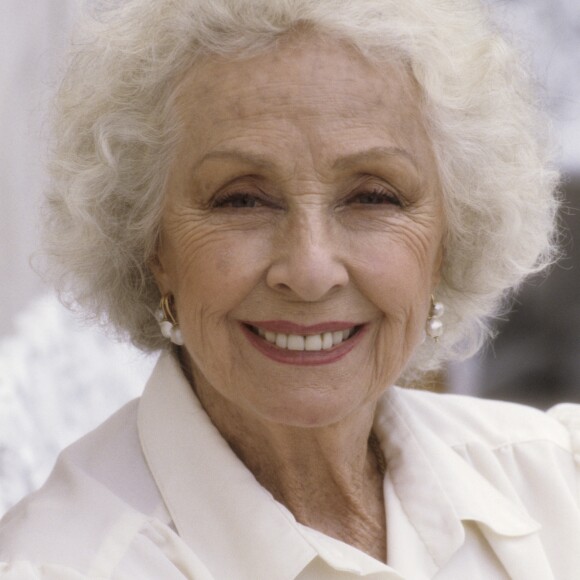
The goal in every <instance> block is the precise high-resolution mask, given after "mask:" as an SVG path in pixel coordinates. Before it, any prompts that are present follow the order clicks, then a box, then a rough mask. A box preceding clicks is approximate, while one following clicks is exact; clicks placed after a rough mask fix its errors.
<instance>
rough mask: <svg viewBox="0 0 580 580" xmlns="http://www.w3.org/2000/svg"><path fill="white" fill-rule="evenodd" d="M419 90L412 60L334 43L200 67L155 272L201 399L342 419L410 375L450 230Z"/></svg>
mask: <svg viewBox="0 0 580 580" xmlns="http://www.w3.org/2000/svg"><path fill="white" fill-rule="evenodd" d="M418 103H419V95H418V90H417V88H416V87H415V85H414V83H413V80H412V78H411V76H410V75H409V73H408V72H407V70H406V68H405V67H404V66H403V65H401V64H398V63H396V62H393V63H391V64H387V65H384V66H382V67H381V70H380V71H379V69H377V68H375V67H374V66H373V65H371V64H369V63H368V62H367V61H366V60H364V59H363V58H362V57H361V56H359V55H358V54H357V53H355V52H354V50H352V49H350V48H349V47H348V46H346V45H344V44H342V43H340V42H338V41H334V40H329V39H328V38H327V39H324V40H321V39H314V38H313V39H310V40H305V39H302V41H301V42H293V41H288V42H287V43H286V44H285V45H283V46H281V47H280V48H278V49H276V50H273V51H271V52H269V53H267V54H265V55H263V56H259V57H255V58H253V59H251V60H247V61H243V62H237V61H236V62H233V61H228V60H225V59H221V58H218V57H211V58H207V60H206V61H204V62H203V63H202V64H200V65H196V67H195V68H194V69H193V70H191V71H190V72H189V73H188V75H187V76H186V77H185V78H184V80H183V82H182V84H181V86H180V92H179V97H178V99H177V102H176V109H175V110H176V113H177V115H178V118H179V119H180V122H181V126H182V127H183V133H182V135H181V141H180V144H179V146H178V154H177V156H176V158H175V161H174V165H173V168H172V173H171V177H170V180H169V183H168V188H167V194H166V195H167V197H166V204H165V208H164V214H163V220H162V234H161V240H160V245H159V252H158V256H157V260H156V261H155V263H154V264H153V266H152V268H153V271H154V273H155V276H156V278H157V281H158V284H159V287H160V290H161V291H162V292H163V293H167V292H171V293H172V294H173V295H174V296H175V305H176V313H177V318H178V321H179V325H180V328H181V330H182V333H183V336H184V340H185V345H184V349H185V351H184V354H185V357H186V359H187V362H188V364H189V366H190V369H191V373H192V375H193V379H194V382H195V384H196V389H197V390H198V392H200V394H201V395H202V397H201V398H202V400H204V399H207V398H208V397H213V398H214V399H216V400H221V401H223V400H224V398H225V399H226V400H227V401H229V403H230V404H233V405H234V406H235V407H236V408H238V409H240V410H241V411H243V412H244V413H246V414H250V415H254V416H256V417H260V418H261V419H265V420H269V421H274V422H278V423H284V424H288V425H300V426H316V425H328V424H332V423H334V422H336V421H338V420H341V419H343V418H345V417H346V416H348V415H349V414H350V413H353V412H356V411H357V410H360V409H361V408H362V407H363V406H368V405H369V404H373V403H374V401H376V399H377V398H378V397H379V396H380V394H381V392H382V391H383V390H384V388H385V387H387V386H388V385H390V384H392V383H393V382H394V381H395V380H396V379H397V377H398V376H399V375H400V373H401V372H402V370H403V368H404V367H405V365H406V363H407V362H408V360H409V358H410V356H411V354H412V353H413V350H414V349H415V347H416V346H417V345H418V344H419V343H420V341H421V340H422V336H423V329H424V327H425V323H426V318H427V316H428V310H429V297H430V294H431V292H432V291H433V289H434V287H435V285H436V284H437V281H438V275H439V267H440V263H441V254H442V250H441V244H442V236H443V232H444V219H443V213H442V201H441V194H440V190H439V184H438V180H437V175H436V168H435V164H434V160H433V156H432V153H431V149H430V145H429V141H428V138H427V136H426V134H425V130H424V128H423V124H422V118H421V114H420V112H419V104H418Z"/></svg>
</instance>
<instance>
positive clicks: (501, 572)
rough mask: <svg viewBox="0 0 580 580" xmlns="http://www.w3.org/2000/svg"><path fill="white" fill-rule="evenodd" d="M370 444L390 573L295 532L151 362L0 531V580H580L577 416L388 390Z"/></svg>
mask: <svg viewBox="0 0 580 580" xmlns="http://www.w3.org/2000/svg"><path fill="white" fill-rule="evenodd" d="M375 430H376V432H377V435H378V436H379V439H380V441H381V445H382V448H383V451H384V453H385V456H386V459H387V462H388V472H387V476H386V477H385V484H384V485H385V487H384V490H385V498H386V509H387V537H388V564H389V565H388V566H387V565H385V564H383V563H381V562H378V561H377V560H375V559H373V558H371V557H370V556H368V555H366V554H364V553H362V552H361V551H359V550H357V549H355V548H354V547H352V546H348V545H346V544H344V543H342V542H339V541H337V540H334V539H332V538H329V537H328V536H325V535H324V534H322V533H320V532H317V531H315V530H313V529H310V528H308V527H306V526H303V525H301V524H299V523H298V522H296V520H295V519H294V517H293V516H292V514H291V513H290V512H289V511H288V510H287V509H286V508H285V507H283V506H282V505H281V504H279V503H278V502H276V501H275V500H274V499H273V498H272V496H271V495H270V494H269V493H268V492H267V491H266V490H265V489H264V488H262V487H261V486H260V485H259V484H258V483H257V481H256V480H255V478H254V477H253V475H252V474H251V473H250V472H249V471H248V470H247V469H246V467H245V466H244V465H243V464H242V463H241V462H240V461H239V460H238V458H237V457H236V456H235V455H234V453H233V452H232V451H231V449H230V448H229V446H228V445H227V444H226V442H225V441H224V440H223V438H222V437H221V436H220V434H219V433H218V432H217V430H216V429H215V428H214V426H213V425H212V423H211V421H210V420H209V418H208V416H207V415H206V414H205V412H204V411H203V409H202V408H201V406H200V404H199V402H198V401H197V399H196V397H195V396H194V394H193V392H192V390H191V388H190V387H189V385H188V383H187V381H186V380H185V378H184V377H183V375H182V374H181V371H180V370H179V367H178V365H177V363H176V362H175V360H174V359H173V358H172V357H170V356H169V355H166V356H163V357H161V359H160V360H159V362H158V364H157V367H156V369H155V371H154V373H153V375H152V377H151V379H150V381H149V382H148V384H147V387H146V389H145V393H144V395H143V396H142V397H141V399H140V400H135V401H133V402H131V403H129V404H128V405H126V406H125V407H124V408H123V409H122V410H121V411H119V412H118V413H117V414H115V415H114V416H113V417H112V418H111V419H109V420H108V421H107V422H106V423H105V424H103V425H102V426H101V427H100V428H98V429H97V430H96V431H94V432H92V433H90V434H89V435H87V436H86V437H84V438H83V439H81V440H80V441H79V442H77V443H76V444H74V445H72V446H71V447H69V448H68V449H67V450H65V451H64V452H63V453H62V454H61V456H60V458H59V460H58V462H57V465H56V467H55V470H54V472H53V474H52V475H51V477H50V478H49V480H48V481H47V483H46V484H45V486H44V487H43V488H42V489H41V490H39V491H38V492H37V493H35V494H33V495H32V496H30V497H29V498H27V499H26V500H24V501H23V502H21V503H20V504H18V505H17V506H15V508H14V509H13V510H11V511H10V512H9V513H8V514H7V515H6V516H5V518H4V519H3V520H2V522H1V524H0V562H4V563H3V564H0V578H2V580H5V579H10V580H12V579H18V580H32V579H39V578H40V579H43V580H68V579H70V580H77V579H81V578H83V579H86V578H89V579H99V580H105V579H114V580H129V579H131V580H133V579H137V578H138V579H139V580H153V579H155V580H158V579H160V578H163V579H164V580H178V579H179V580H183V579H196V580H206V579H208V580H209V579H214V580H215V579H217V580H223V579H227V580H230V579H234V580H237V579H239V580H250V579H251V580H256V579H258V580H262V579H264V580H291V579H295V578H296V579H300V580H314V579H316V580H325V579H331V578H332V579H338V580H340V579H347V578H360V577H361V576H362V577H366V578H369V579H373V580H379V579H380V580H400V579H402V578H405V579H408V580H424V579H428V578H436V579H437V580H449V579H464V578H469V579H470V580H479V579H481V580H490V579H492V580H495V579H498V580H501V579H515V580H550V579H553V580H573V579H574V580H577V579H578V577H579V571H580V509H579V507H578V505H579V500H580V490H579V481H580V407H578V406H574V405H566V406H559V407H557V408H555V409H554V410H553V411H552V412H550V413H549V414H544V413H541V412H539V411H535V410H533V409H529V408H526V407H521V406H517V405H510V404H507V403H496V402H489V401H480V400H476V399H471V398H469V397H461V396H455V395H436V394H432V393H427V392H419V391H409V390H403V389H399V388H396V387H393V388H390V389H388V390H387V391H386V393H385V396H384V397H383V399H382V400H381V402H380V405H379V409H378V412H377V417H376V424H375Z"/></svg>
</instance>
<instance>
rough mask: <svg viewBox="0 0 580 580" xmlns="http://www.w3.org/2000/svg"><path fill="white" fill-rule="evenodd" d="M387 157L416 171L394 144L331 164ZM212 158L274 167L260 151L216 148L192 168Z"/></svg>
mask: <svg viewBox="0 0 580 580" xmlns="http://www.w3.org/2000/svg"><path fill="white" fill-rule="evenodd" d="M388 157H399V158H400V157H402V158H404V159H405V160H407V161H408V162H409V163H410V164H411V165H412V166H413V169H415V171H418V167H417V163H416V161H415V158H414V157H413V155H412V154H411V153H409V151H407V150H406V149H402V148H401V147H395V146H386V147H385V146H378V147H371V148H370V149H365V150H363V151H357V152H355V153H350V154H348V155H345V156H343V157H339V158H338V159H337V160H336V161H335V162H334V163H333V165H332V168H333V169H349V168H350V167H352V166H354V165H357V164H360V163H364V162H370V161H376V160H380V159H381V158H388ZM212 160H226V161H228V160H229V161H240V162H242V163H246V164H248V165H253V166H254V167H259V168H262V169H272V168H274V167H275V165H276V164H275V162H274V160H273V159H271V158H270V157H268V156H267V155H263V154H260V153H252V152H250V151H240V150H238V149H218V150H216V151H210V152H209V153H207V154H206V155H204V156H203V157H202V158H201V159H200V160H199V161H198V162H197V163H196V164H195V166H194V168H193V170H194V171H196V170H197V169H198V168H199V167H201V166H202V165H203V164H204V163H205V162H207V161H212Z"/></svg>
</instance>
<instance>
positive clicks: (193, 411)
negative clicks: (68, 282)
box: [138, 354, 539, 580]
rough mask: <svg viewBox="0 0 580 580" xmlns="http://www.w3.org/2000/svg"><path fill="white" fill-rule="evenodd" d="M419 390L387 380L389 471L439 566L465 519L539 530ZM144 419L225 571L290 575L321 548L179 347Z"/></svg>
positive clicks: (383, 426)
mask: <svg viewBox="0 0 580 580" xmlns="http://www.w3.org/2000/svg"><path fill="white" fill-rule="evenodd" d="M414 398H415V397H414V396H413V395H412V393H410V392H408V391H406V390H405V389H399V388H396V387H392V388H389V389H387V391H386V393H385V395H384V397H383V398H382V399H381V401H380V404H379V407H378V409H377V415H376V420H375V430H376V432H377V435H378V437H379V439H380V441H381V446H382V448H383V451H384V453H385V457H386V459H387V464H388V473H387V477H389V478H390V479H391V481H392V483H393V486H394V489H395V491H396V493H397V496H398V498H399V500H400V502H401V504H402V506H403V508H404V510H405V512H406V514H407V516H408V518H409V519H410V521H411V523H412V525H413V526H414V527H415V529H416V530H417V531H418V533H419V536H420V537H421V540H422V541H423V543H424V544H425V547H426V549H427V550H428V552H429V553H430V554H431V557H432V558H433V560H434V561H435V563H436V564H437V567H442V566H443V564H444V563H445V562H446V561H447V560H448V559H449V558H450V557H451V556H452V555H453V554H454V553H455V551H456V550H457V549H458V548H459V547H460V546H461V545H462V543H463V541H464V537H465V533H464V528H463V524H462V522H463V521H465V520H470V521H475V522H478V523H481V524H483V525H484V526H488V527H489V528H490V529H491V530H493V531H494V532H495V533H497V534H499V535H503V536H508V537H515V536H525V535H528V534H531V533H533V532H535V531H537V530H538V529H539V526H538V524H537V523H536V522H535V521H534V520H532V519H531V518H530V516H529V515H528V514H527V513H526V512H525V511H524V510H523V508H521V507H520V506H519V505H518V504H517V503H515V502H514V501H513V500H512V499H510V498H508V497H507V496H506V495H505V494H503V493H502V492H500V491H499V490H498V489H497V488H496V487H494V486H493V485H492V484H491V483H489V482H488V481H487V480H486V479H485V478H483V477H482V476H481V475H480V474H479V473H478V472H477V471H476V470H475V469H474V468H473V467H471V466H470V465H469V464H468V463H466V462H465V461H464V460H463V459H462V458H461V457H460V456H459V455H458V454H457V453H456V452H455V451H454V449H453V448H452V446H450V445H449V444H448V443H447V442H446V441H444V437H441V428H442V427H441V425H437V418H436V417H433V418H432V421H431V422H429V421H425V420H422V419H421V417H422V416H421V414H420V413H415V412H414ZM138 425H139V436H140V440H141V445H142V448H143V452H144V455H145V458H146V461H147V463H148V466H149V468H150V470H151V473H152V475H153V478H154V479H155V482H156V484H157V486H158V488H159V491H160V493H161V495H162V497H163V500H164V502H165V504H166V506H167V509H168V511H169V513H170V515H171V517H172V519H173V523H174V525H175V527H176V529H177V531H178V533H179V535H180V536H181V537H182V538H183V540H184V541H185V542H186V543H187V544H188V545H189V546H190V547H191V548H192V549H193V551H194V552H195V553H198V554H203V558H204V560H205V561H206V563H207V566H208V568H209V569H210V570H212V571H213V572H214V574H215V576H216V577H218V578H240V580H245V579H247V580H253V579H254V578H257V577H259V578H274V577H275V578H280V579H281V580H282V579H284V580H285V579H288V580H290V579H292V578H295V577H296V576H297V575H298V574H299V573H300V571H301V570H303V569H304V568H305V567H306V566H307V565H308V563H309V562H310V561H311V560H312V559H314V558H315V557H316V556H317V555H318V553H317V551H316V549H315V548H314V547H313V546H312V545H311V543H309V541H308V540H307V538H306V537H305V536H304V534H303V533H301V531H300V526H299V525H297V524H296V521H295V520H294V519H293V518H292V516H291V514H290V513H289V512H288V511H287V510H286V509H285V508H283V506H281V505H280V504H279V503H278V502H276V500H274V498H273V497H272V495H271V494H270V493H269V492H268V491H266V490H265V489H264V488H263V487H262V486H261V485H259V483H258V482H257V481H256V479H255V478H254V476H253V475H252V473H251V472H250V471H249V470H248V469H247V468H246V467H245V465H244V464H243V463H242V462H241V461H240V460H239V459H238V458H237V456H236V455H235V454H234V453H233V451H232V450H231V449H230V447H229V445H228V444H227V443H226V441H225V440H224V439H223V438H222V436H221V435H220V433H219V432H218V431H217V429H216V428H215V426H214V425H213V423H212V422H211V420H210V419H209V417H208V415H207V414H206V413H205V411H204V410H203V408H202V406H201V404H200V402H199V400H198V399H197V397H196V396H195V394H194V392H193V390H192V389H191V386H190V385H189V383H188V382H187V380H186V379H185V377H184V375H183V373H182V371H181V369H180V367H179V364H178V362H177V361H176V359H175V358H174V357H173V356H172V355H170V354H165V355H162V356H161V357H160V360H159V362H158V364H157V366H156V368H155V370H154V372H153V374H152V376H151V378H150V380H149V382H148V383H147V386H146V388H145V392H144V394H143V396H142V399H141V403H140V406H139V419H138ZM446 428H447V429H450V430H453V425H451V426H449V425H447V426H446ZM223 554H228V557H227V558H224V557H223Z"/></svg>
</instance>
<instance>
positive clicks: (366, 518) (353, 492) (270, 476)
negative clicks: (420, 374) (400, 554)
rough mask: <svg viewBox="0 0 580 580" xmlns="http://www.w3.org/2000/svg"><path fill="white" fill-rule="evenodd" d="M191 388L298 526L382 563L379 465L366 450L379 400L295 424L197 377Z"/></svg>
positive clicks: (383, 535) (370, 448) (375, 449)
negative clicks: (267, 415) (333, 418)
mask: <svg viewBox="0 0 580 580" xmlns="http://www.w3.org/2000/svg"><path fill="white" fill-rule="evenodd" d="M196 378H198V377H196ZM195 385H196V393H197V395H198V397H199V399H200V401H201V403H202V405H203V406H204V408H205V410H206V412H207V413H208V415H209V416H210V418H211V419H212V421H213V423H214V424H215V426H216V427H217V429H218V430H219V431H220V433H221V434H222V436H223V437H224V438H225V439H226V441H227V442H228V443H229V445H230V447H231V448H232V449H233V451H234V452H235V453H236V454H237V456H238V457H239V458H240V459H241V460H242V461H243V462H244V464H245V465H246V467H248V469H249V470H250V471H251V472H252V473H253V474H254V476H255V477H256V479H257V480H258V482H259V483H260V484H261V485H262V486H263V487H264V488H266V489H267V490H268V491H269V492H270V493H271V494H272V495H273V497H274V498H275V499H276V500H277V501H279V502H280V503H282V504H283V505H285V506H286V507H287V508H288V509H289V510H290V511H291V512H292V513H293V514H294V516H295V518H296V519H297V521H299V522H300V523H302V524H304V525H307V526H309V527H312V528H314V529H317V530H319V531H321V532H323V533H325V534H327V535H329V536H331V537H334V538H337V539H340V540H342V541H344V542H346V543H348V544H351V545H353V546H355V547H357V548H359V549H361V550H363V551H365V552H367V553H368V554H370V555H372V556H373V557H375V558H377V559H379V560H381V561H386V522H385V509H384V501H383V493H382V489H383V477H382V476H383V473H382V471H384V463H382V456H378V452H379V450H378V447H377V446H376V445H372V444H371V445H369V438H370V435H371V429H372V423H373V418H374V411H375V407H376V403H373V404H369V405H368V406H367V407H364V408H362V409H360V410H358V412H355V413H353V414H352V415H350V416H348V417H347V418H345V419H343V420H341V421H340V422H338V423H335V424H332V425H326V426H321V427H296V426H291V425H281V424H278V423H273V422H269V421H265V420H263V419H261V418H259V417H257V416H255V415H252V414H250V413H248V412H245V411H244V410H242V409H240V407H238V406H236V405H233V404H232V403H230V402H229V401H228V400H226V399H225V398H223V397H221V395H219V393H217V392H216V391H215V390H214V389H213V388H212V387H211V386H209V385H207V384H204V381H203V379H201V378H198V380H197V381H196V383H195Z"/></svg>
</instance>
